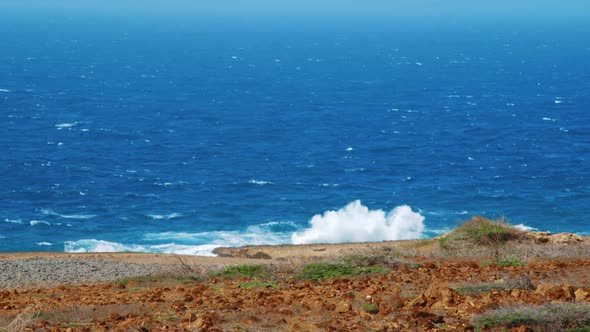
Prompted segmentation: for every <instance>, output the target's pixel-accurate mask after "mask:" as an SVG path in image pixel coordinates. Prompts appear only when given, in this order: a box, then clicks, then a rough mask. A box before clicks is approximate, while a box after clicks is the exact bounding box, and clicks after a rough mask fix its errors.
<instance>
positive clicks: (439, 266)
mask: <svg viewBox="0 0 590 332" xmlns="http://www.w3.org/2000/svg"><path fill="white" fill-rule="evenodd" d="M318 248H319V247H318ZM318 248H316V249H318ZM283 249H286V248H283ZM319 249H320V250H319V251H317V252H319V253H321V252H323V250H321V248H319ZM309 250H311V251H310V252H314V251H313V250H312V249H309ZM267 252H268V251H267ZM271 253H272V252H271ZM269 256H270V254H269ZM142 257H143V259H145V257H146V256H142ZM284 261H285V260H284V259H283V260H282V262H283V263H282V264H285V262H284ZM268 262H270V263H272V264H274V265H275V267H274V271H275V272H273V273H270V274H269V275H267V276H265V277H261V278H237V279H236V278H234V279H230V278H223V277H202V278H201V279H200V280H193V279H190V278H186V277H182V278H179V277H176V278H172V277H166V278H164V277H161V278H142V279H137V280H134V279H131V280H124V281H118V282H112V283H108V284H91V285H64V286H59V287H50V288H43V287H38V288H37V287H35V288H26V289H25V288H20V289H12V290H0V331H2V328H1V326H6V325H8V324H9V323H10V322H11V321H15V319H16V320H18V319H19V318H22V319H24V320H28V322H27V324H25V325H26V328H24V330H26V331H142V332H145V331H470V330H473V325H472V324H473V321H472V319H473V317H474V316H476V315H478V314H480V313H483V312H486V311H488V310H491V309H495V308H499V307H508V306H513V305H539V304H543V303H549V302H554V301H563V302H566V301H569V302H571V301H580V302H589V301H590V260H588V259H572V260H542V261H536V262H533V263H528V264H527V265H525V266H519V267H513V266H508V267H501V266H498V265H496V264H493V263H492V264H488V263H485V264H484V263H479V262H477V261H474V260H471V259H461V258H453V259H452V260H450V259H433V258H424V256H420V255H419V256H417V257H413V258H409V259H406V260H405V261H404V263H403V264H400V265H398V266H391V267H390V268H389V269H387V271H386V273H384V274H368V275H361V276H356V277H346V278H344V277H340V278H334V279H329V280H325V281H321V282H311V281H305V280H302V279H301V278H299V277H298V276H297V271H298V268H299V267H297V266H290V265H288V264H287V265H283V266H280V267H277V266H276V265H277V264H279V263H280V262H279V261H277V260H273V259H271V260H268ZM64 273H68V271H64ZM482 285H483V286H485V285H487V286H490V285H492V286H494V287H488V288H490V289H486V288H485V287H484V288H481V287H480V288H479V289H478V288H477V286H482ZM247 286H249V287H253V288H248V287H247ZM257 286H258V287H257ZM495 286H497V287H495ZM246 288H248V289H246ZM370 304H373V305H374V306H373V307H372V308H371V306H369V305H370ZM372 309H374V310H372ZM22 313H24V314H23V315H21V316H20V317H18V316H17V315H19V314H22ZM13 324H14V323H13ZM509 330H510V331H526V330H527V328H526V327H518V328H512V329H509Z"/></svg>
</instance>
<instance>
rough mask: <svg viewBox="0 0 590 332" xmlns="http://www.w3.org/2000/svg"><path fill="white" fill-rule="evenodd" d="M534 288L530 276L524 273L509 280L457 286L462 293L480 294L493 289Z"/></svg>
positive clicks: (457, 289)
mask: <svg viewBox="0 0 590 332" xmlns="http://www.w3.org/2000/svg"><path fill="white" fill-rule="evenodd" d="M494 289H495V290H513V289H522V290H533V289H535V286H534V285H533V284H532V282H531V279H530V278H529V276H527V275H524V276H522V277H519V278H510V279H507V280H504V279H499V280H496V281H495V282H493V283H481V284H464V285H462V286H459V287H456V288H455V290H456V291H457V292H459V293H460V294H479V293H488V292H490V291H492V290H494Z"/></svg>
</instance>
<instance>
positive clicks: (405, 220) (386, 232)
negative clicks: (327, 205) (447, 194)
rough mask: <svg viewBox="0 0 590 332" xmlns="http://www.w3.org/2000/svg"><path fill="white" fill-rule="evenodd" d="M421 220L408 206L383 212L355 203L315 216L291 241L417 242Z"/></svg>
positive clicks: (420, 233)
mask: <svg viewBox="0 0 590 332" xmlns="http://www.w3.org/2000/svg"><path fill="white" fill-rule="evenodd" d="M423 221H424V217H423V216H422V215H420V214H419V213H416V212H414V211H412V209H411V208H410V207H409V206H407V205H402V206H398V207H396V208H395V209H393V210H391V211H390V212H389V213H385V212H384V211H383V210H369V208H367V207H366V206H364V205H362V203H361V201H360V200H356V201H354V202H352V203H349V204H348V205H346V206H345V207H344V208H342V209H340V210H338V211H326V212H324V213H323V214H317V215H315V216H314V217H313V218H311V220H310V221H309V224H310V227H309V228H307V229H305V230H303V231H302V232H295V233H293V235H292V237H291V241H292V243H294V244H308V243H343V242H376V241H386V240H406V239H417V238H420V237H422V235H423V231H424V223H423Z"/></svg>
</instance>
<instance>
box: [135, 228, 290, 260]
mask: <svg viewBox="0 0 590 332" xmlns="http://www.w3.org/2000/svg"><path fill="white" fill-rule="evenodd" d="M296 229H297V227H296V226H295V224H294V223H292V222H279V221H271V222H267V223H263V224H258V225H253V226H249V227H248V228H247V229H246V230H244V231H211V232H198V233H188V232H161V233H147V234H145V235H144V236H143V239H144V240H145V241H148V242H165V243H164V244H156V245H151V246H148V247H146V248H147V249H148V250H149V251H153V252H167V253H177V254H188V255H199V256H214V254H213V252H212V250H213V249H214V248H217V247H241V246H246V245H277V244H285V243H289V242H290V241H291V235H292V234H293V231H294V230H296Z"/></svg>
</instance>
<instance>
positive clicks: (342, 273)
mask: <svg viewBox="0 0 590 332" xmlns="http://www.w3.org/2000/svg"><path fill="white" fill-rule="evenodd" d="M384 272H385V269H384V268H382V267H380V266H368V267H359V266H353V265H350V264H346V263H309V264H306V265H305V266H303V269H302V270H301V272H299V274H298V276H299V278H301V279H305V280H310V281H322V280H326V279H332V278H339V277H352V276H357V275H361V274H369V273H384Z"/></svg>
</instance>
